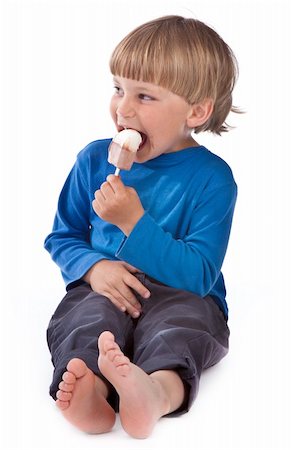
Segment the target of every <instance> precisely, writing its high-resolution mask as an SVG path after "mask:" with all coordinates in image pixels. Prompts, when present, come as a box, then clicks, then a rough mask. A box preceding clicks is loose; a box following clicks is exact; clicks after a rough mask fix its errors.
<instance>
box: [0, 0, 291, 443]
mask: <svg viewBox="0 0 291 450" xmlns="http://www.w3.org/2000/svg"><path fill="white" fill-rule="evenodd" d="M166 14H181V15H184V16H189V17H195V18H197V19H199V20H202V21H205V22H206V23H207V24H209V25H210V26H212V27H214V28H215V29H216V30H217V31H218V33H220V34H221V35H222V37H223V38H224V39H225V40H226V41H227V42H228V43H229V45H230V46H231V47H232V48H233V50H234V52H235V54H236V56H237V58H238V60H239V64H240V78H239V82H238V85H237V88H236V91H235V96H234V99H235V104H236V105H237V106H240V107H242V108H243V109H244V110H245V111H246V114H244V115H242V116H238V115H231V116H230V117H229V122H230V123H231V124H232V125H235V126H236V127H237V128H236V129H235V130H233V131H232V132H230V133H228V134H227V135H225V136H223V137H212V136H210V135H208V134H205V135H199V136H198V138H197V139H198V141H199V142H200V143H201V144H204V145H207V146H209V148H210V149H211V150H212V151H214V152H215V153H217V154H218V155H219V156H221V157H222V158H224V159H225V160H226V161H227V162H228V163H229V164H230V165H231V167H232V169H233V172H234V175H235V178H236V181H237V183H238V186H239V197H238V202H237V208H236V214H235V219H234V223H233V230H232V234H231V241H230V244H229V250H228V254H227V257H226V259H225V263H224V270H223V271H224V275H225V278H226V282H227V287H228V303H229V307H230V320H229V325H230V328H231V349H230V353H229V355H228V356H227V358H226V359H225V360H224V361H223V362H222V363H221V364H219V365H218V366H216V367H215V368H212V369H209V370H208V371H206V372H205V374H204V376H203V377H202V380H201V388H200V394H199V396H198V399H197V401H196V403H195V404H194V406H193V408H192V410H191V411H190V413H189V414H187V415H184V416H182V417H180V418H175V419H162V420H161V421H160V423H159V424H158V425H157V427H156V429H155V431H154V433H153V435H152V436H151V437H150V438H149V439H148V440H146V441H139V442H137V441H136V440H134V439H131V438H129V437H128V436H127V435H126V434H125V433H124V431H123V430H122V428H121V427H120V425H119V423H117V426H116V428H115V430H114V431H113V432H112V433H111V434H107V435H103V436H88V435H84V434H83V433H81V432H79V431H77V430H75V429H74V428H73V427H71V425H70V424H68V423H67V422H66V421H65V420H64V419H63V418H62V416H61V414H60V413H59V411H58V410H57V409H56V408H55V406H54V403H53V401H52V400H51V399H50V397H49V396H48V386H49V384H50V379H51V373H52V366H51V363H50V355H49V352H48V350H47V347H46V340H45V331H46V326H47V323H48V321H49V318H50V316H51V314H52V313H53V311H54V309H55V307H56V306H57V304H58V303H59V301H60V299H61V298H62V296H63V294H64V286H63V282H62V279H61V276H60V274H59V270H58V268H57V267H56V266H55V265H54V264H53V263H52V262H51V260H50V257H49V255H48V254H47V253H46V252H45V251H44V250H43V248H42V246H43V240H44V238H45V236H46V235H47V234H48V233H49V232H50V229H51V225H52V220H53V216H54V212H55V208H56V203H57V197H58V194H59V191H60V189H61V187H62V184H63V182H64V180H65V177H66V176H67V173H68V171H69V169H70V168H71V166H72V164H73V163H74V161H75V157H76V154H77V153H78V151H79V150H81V149H82V148H83V147H84V146H85V145H86V144H87V143H88V142H90V141H92V140H95V139H98V138H105V137H111V136H112V135H113V134H114V128H113V125H112V123H111V119H110V116H109V112H108V103H109V99H110V96H111V94H112V82H111V75H110V73H109V70H108V59H109V57H110V53H111V51H112V50H113V48H114V46H115V45H116V44H117V43H118V42H119V40H120V39H121V38H122V37H123V36H124V35H125V34H127V33H128V32H129V31H131V30H132V29H133V28H134V27H135V26H137V25H139V24H141V23H143V22H145V21H147V20H150V19H153V18H156V17H158V16H161V15H166ZM1 19H2V21H1V22H2V23H1V38H2V39H1V42H2V46H1V49H2V56H1V77H2V80H1V81H2V83H1V86H2V97H1V111H2V114H3V117H2V121H1V124H2V125H3V127H2V135H1V137H2V140H1V183H2V185H1V194H2V195H3V199H2V201H1V227H2V230H1V240H2V249H1V257H2V258H3V263H2V269H1V275H2V277H3V280H2V283H1V327H0V328H1V334H2V336H1V345H2V346H3V349H2V351H1V358H2V362H1V365H0V367H1V369H0V373H1V378H2V379H1V385H0V389H1V394H0V395H1V396H0V398H1V400H0V406H1V410H2V419H1V426H2V431H1V435H2V436H1V437H2V439H3V442H1V448H2V449H3V450H6V449H7V450H8V449H17V450H20V449H29V450H34V449H35V450H36V449H37V450H42V449H43V450H44V449H46V450H48V449H60V448H62V449H63V450H66V449H71V450H73V449H84V450H86V449H96V448H97V449H100V450H103V449H112V448H118V449H126V450H130V449H136V448H137V446H138V448H139V449H151V450H155V449H160V448H168V449H178V448H179V449H190V448H191V449H195V450H206V449H207V450H208V449H209V450H210V449H211V450H217V449H223V450H228V449H229V450H236V449H243V450H246V449H264V450H265V449H277V450H280V449H287V448H289V449H290V447H291V439H290V401H291V398H290V375H291V373H290V343H291V342H290V341H291V340H290V331H289V329H290V325H289V324H290V316H291V308H290V301H291V299H290V289H289V279H290V273H289V271H290V237H289V236H290V229H291V223H290V199H289V197H290V182H289V180H290V153H289V152H290V142H289V141H290V127H291V125H290V112H289V111H290V79H291V73H290V41H291V35H290V7H289V6H288V1H287V0H286V1H283V0H281V1H280V0H276V1H258V0H252V1H248V0H241V1H234V0H233V1H226V0H220V1H217V0H203V1H200V0H196V1H194V0H193V1H186V0H185V1H183V0H181V1H176V2H171V1H168V0H165V1H164V0H156V1H144V2H139V1H137V0H128V1H113V0H106V1H105V2H101V1H97V0H71V1H70V0H51V1H49V0H23V1H21V0H18V1H17V0H4V1H2V2H1ZM288 60H289V61H288Z"/></svg>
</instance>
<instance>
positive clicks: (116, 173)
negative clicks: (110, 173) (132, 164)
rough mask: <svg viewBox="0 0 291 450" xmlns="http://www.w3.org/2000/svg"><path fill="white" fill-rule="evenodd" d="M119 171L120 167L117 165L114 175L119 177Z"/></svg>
mask: <svg viewBox="0 0 291 450" xmlns="http://www.w3.org/2000/svg"><path fill="white" fill-rule="evenodd" d="M119 172H120V169H118V167H116V169H115V172H114V175H115V176H116V177H118V175H119Z"/></svg>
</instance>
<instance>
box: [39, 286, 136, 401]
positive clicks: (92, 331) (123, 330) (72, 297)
mask: <svg viewBox="0 0 291 450" xmlns="http://www.w3.org/2000/svg"><path fill="white" fill-rule="evenodd" d="M132 324H133V322H132V319H131V317H130V316H128V315H127V314H124V313H123V312H121V311H119V310H118V309H117V308H116V306H114V305H113V304H112V303H111V302H110V300H108V299H107V298H106V297H104V296H102V295H99V294H97V293H96V292H94V291H92V289H91V287H90V286H89V285H88V284H83V285H81V286H78V287H76V288H73V289H71V290H70V291H69V292H68V293H67V294H66V296H65V297H64V299H63V300H62V302H61V303H60V304H59V306H58V308H57V309H56V311H55V313H54V315H53V316H52V318H51V320H50V323H49V326H48V330H47V341H48V346H49V349H50V352H51V356H52V362H53V365H54V374H53V380H52V384H51V386H50V395H51V396H52V397H53V398H54V399H56V392H57V390H58V385H59V383H60V381H61V379H62V375H63V373H64V372H65V370H66V366H67V364H68V362H69V361H70V360H71V359H72V358H80V359H82V360H83V361H84V362H85V363H86V364H87V366H88V367H89V368H90V369H91V370H92V371H93V372H94V373H95V374H96V375H98V376H99V377H100V378H102V379H104V377H103V375H102V374H101V373H100V371H99V368H98V364H97V360H98V356H99V352H98V346H97V341H98V337H99V335H100V334H101V333H102V332H103V331H106V330H108V331H111V332H112V333H113V334H114V336H115V338H116V342H117V343H118V345H119V346H120V348H121V349H122V350H123V351H124V352H125V353H127V348H126V345H127V341H129V340H130V339H129V336H130V334H132V326H133V325H132Z"/></svg>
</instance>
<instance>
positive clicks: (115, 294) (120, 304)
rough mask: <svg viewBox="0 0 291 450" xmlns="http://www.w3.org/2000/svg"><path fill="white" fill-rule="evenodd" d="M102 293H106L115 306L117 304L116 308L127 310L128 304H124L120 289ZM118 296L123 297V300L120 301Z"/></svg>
mask: <svg viewBox="0 0 291 450" xmlns="http://www.w3.org/2000/svg"><path fill="white" fill-rule="evenodd" d="M102 295H104V296H105V297H107V298H108V299H109V300H110V301H111V303H113V305H114V306H116V308H118V309H119V310H120V311H121V312H125V311H126V306H125V305H124V304H123V298H122V297H121V296H120V295H119V292H118V291H115V292H113V293H112V292H103V293H102ZM117 298H120V299H121V302H120V301H118V299H117Z"/></svg>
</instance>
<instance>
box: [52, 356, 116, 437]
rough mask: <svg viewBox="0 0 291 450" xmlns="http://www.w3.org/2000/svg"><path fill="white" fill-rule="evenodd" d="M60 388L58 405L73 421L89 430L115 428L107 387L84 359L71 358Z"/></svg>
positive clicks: (102, 431) (86, 430) (96, 430)
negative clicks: (107, 399) (107, 398)
mask: <svg viewBox="0 0 291 450" xmlns="http://www.w3.org/2000/svg"><path fill="white" fill-rule="evenodd" d="M59 389H60V390H59V391H58V392H57V401H56V404H57V406H58V408H59V409H60V410H61V411H62V414H63V415H64V417H65V418H66V419H67V420H68V421H69V422H71V423H72V424H73V425H75V426H76V427H77V428H79V429H80V430H82V431H85V432H87V433H94V434H95V433H106V432H107V431H110V430H111V429H112V427H113V425H114V423H115V412H114V410H113V409H112V408H111V406H110V405H109V403H108V402H107V401H106V397H107V395H108V390H107V387H106V385H105V384H104V382H103V381H102V380H101V379H100V378H98V377H97V376H96V375H95V374H94V373H93V372H92V370H90V369H89V368H88V367H87V366H86V364H85V363H84V361H82V360H81V359H78V358H74V359H71V361H70V362H69V364H68V365H67V372H65V373H64V374H63V381H61V382H60V384H59Z"/></svg>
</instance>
